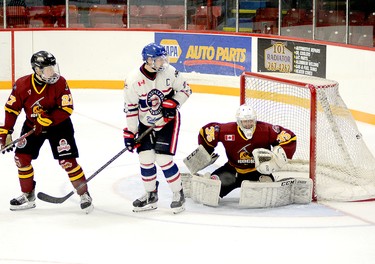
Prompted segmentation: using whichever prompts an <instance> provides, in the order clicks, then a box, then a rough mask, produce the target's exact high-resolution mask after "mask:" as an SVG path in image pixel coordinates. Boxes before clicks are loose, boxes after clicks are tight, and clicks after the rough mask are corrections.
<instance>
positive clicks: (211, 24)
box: [191, 6, 221, 29]
mask: <svg viewBox="0 0 375 264" xmlns="http://www.w3.org/2000/svg"><path fill="white" fill-rule="evenodd" d="M220 16H221V6H211V7H209V6H199V7H198V8H197V9H196V12H195V14H193V15H192V16H191V18H192V21H193V24H195V25H205V26H206V27H207V29H216V27H217V26H218V20H219V17H220Z"/></svg>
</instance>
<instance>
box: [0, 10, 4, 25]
mask: <svg viewBox="0 0 375 264" xmlns="http://www.w3.org/2000/svg"><path fill="white" fill-rule="evenodd" d="M3 12H4V9H3V8H2V7H0V28H3V27H4V15H3V14H4V13H3Z"/></svg>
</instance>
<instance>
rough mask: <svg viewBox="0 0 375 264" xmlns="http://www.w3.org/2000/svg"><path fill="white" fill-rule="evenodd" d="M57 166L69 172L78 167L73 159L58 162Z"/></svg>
mask: <svg viewBox="0 0 375 264" xmlns="http://www.w3.org/2000/svg"><path fill="white" fill-rule="evenodd" d="M59 164H60V166H61V168H63V169H64V170H65V171H70V170H71V169H73V168H75V167H77V165H78V164H77V160H76V159H75V158H71V159H65V160H59Z"/></svg>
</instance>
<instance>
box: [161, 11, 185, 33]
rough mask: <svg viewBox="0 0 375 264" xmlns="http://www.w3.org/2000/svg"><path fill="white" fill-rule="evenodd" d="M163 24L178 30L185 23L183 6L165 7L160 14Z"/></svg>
mask: <svg viewBox="0 0 375 264" xmlns="http://www.w3.org/2000/svg"><path fill="white" fill-rule="evenodd" d="M162 20H163V23H166V24H170V25H171V26H172V28H176V29H179V28H180V27H181V25H184V23H185V6H183V5H167V6H164V10H163V13H162Z"/></svg>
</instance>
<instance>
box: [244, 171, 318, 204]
mask: <svg viewBox="0 0 375 264" xmlns="http://www.w3.org/2000/svg"><path fill="white" fill-rule="evenodd" d="M312 186H313V183H312V180H311V179H308V178H287V179H283V180H281V181H278V182H251V181H243V182H242V184H241V196H240V206H241V207H244V208H267V207H278V206H284V205H288V204H293V203H297V204H308V203H310V202H311V199H312Z"/></svg>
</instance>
